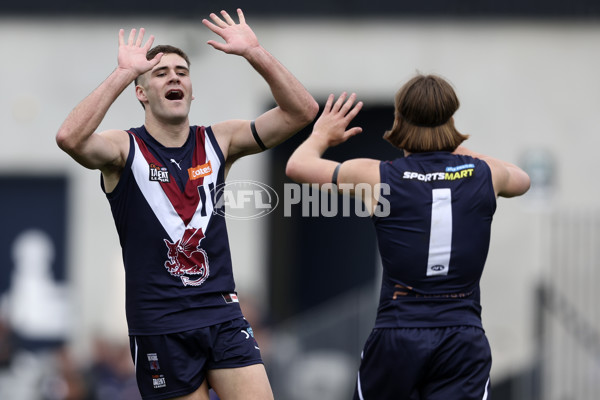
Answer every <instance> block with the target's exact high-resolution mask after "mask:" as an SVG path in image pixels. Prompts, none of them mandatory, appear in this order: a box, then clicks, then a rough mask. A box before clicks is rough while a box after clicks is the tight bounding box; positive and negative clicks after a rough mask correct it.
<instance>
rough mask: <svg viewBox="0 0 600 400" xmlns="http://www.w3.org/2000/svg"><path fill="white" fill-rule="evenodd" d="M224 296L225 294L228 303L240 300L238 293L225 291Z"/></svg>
mask: <svg viewBox="0 0 600 400" xmlns="http://www.w3.org/2000/svg"><path fill="white" fill-rule="evenodd" d="M222 296H223V299H224V300H225V303H227V304H231V303H239V302H240V301H239V300H238V297H237V294H235V293H223V294H222Z"/></svg>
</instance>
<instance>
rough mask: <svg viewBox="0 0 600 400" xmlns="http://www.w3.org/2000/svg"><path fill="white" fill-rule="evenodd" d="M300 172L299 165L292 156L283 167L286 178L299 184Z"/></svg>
mask: <svg viewBox="0 0 600 400" xmlns="http://www.w3.org/2000/svg"><path fill="white" fill-rule="evenodd" d="M301 171H302V170H301V168H300V163H299V162H298V161H297V159H296V158H295V157H294V156H293V155H292V157H290V159H289V160H288V162H287V164H286V166H285V174H286V176H287V177H288V178H290V179H291V180H293V181H294V182H301Z"/></svg>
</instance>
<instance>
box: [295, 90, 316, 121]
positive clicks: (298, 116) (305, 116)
mask: <svg viewBox="0 0 600 400" xmlns="http://www.w3.org/2000/svg"><path fill="white" fill-rule="evenodd" d="M318 113H319V103H317V102H316V101H315V99H313V98H312V97H311V98H310V99H309V100H307V103H306V104H304V105H303V106H302V107H300V108H298V110H297V111H296V113H295V115H294V118H293V119H294V122H295V124H296V125H297V126H298V127H299V129H302V128H304V127H305V126H307V125H308V124H310V123H311V122H313V121H314V120H315V118H316V117H317V114H318Z"/></svg>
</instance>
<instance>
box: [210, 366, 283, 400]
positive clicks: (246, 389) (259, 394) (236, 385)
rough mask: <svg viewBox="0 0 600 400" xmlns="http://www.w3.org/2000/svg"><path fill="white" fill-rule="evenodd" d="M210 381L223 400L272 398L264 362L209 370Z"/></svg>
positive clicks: (266, 399) (270, 399)
mask: <svg viewBox="0 0 600 400" xmlns="http://www.w3.org/2000/svg"><path fill="white" fill-rule="evenodd" d="M208 381H209V383H210V386H211V387H212V388H213V389H214V391H215V392H216V393H217V395H218V396H219V398H220V399H221V400H272V399H273V392H272V391H271V385H270V384H269V379H268V378H267V372H266V371H265V367H264V365H263V364H254V365H249V366H246V367H239V368H222V369H212V370H210V371H208Z"/></svg>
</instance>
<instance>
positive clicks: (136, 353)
mask: <svg viewBox="0 0 600 400" xmlns="http://www.w3.org/2000/svg"><path fill="white" fill-rule="evenodd" d="M133 341H134V342H135V356H134V357H135V358H134V359H133V365H134V368H135V372H137V361H138V344H137V338H133Z"/></svg>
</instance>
